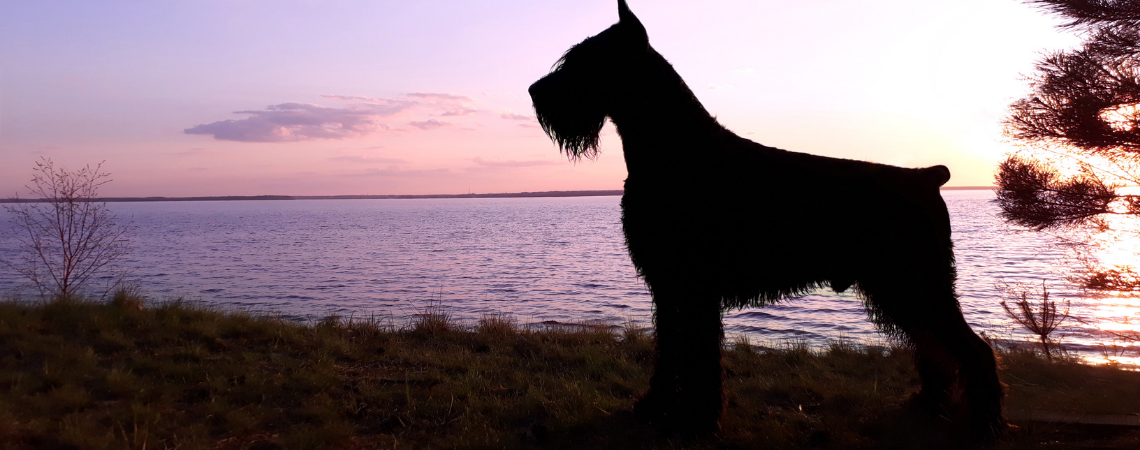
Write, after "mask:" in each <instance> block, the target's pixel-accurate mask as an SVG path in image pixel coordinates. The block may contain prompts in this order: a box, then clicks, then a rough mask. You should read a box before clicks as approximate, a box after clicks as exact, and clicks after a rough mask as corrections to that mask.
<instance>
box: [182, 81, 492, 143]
mask: <svg viewBox="0 0 1140 450" xmlns="http://www.w3.org/2000/svg"><path fill="white" fill-rule="evenodd" d="M321 97H322V98H326V99H329V100H336V101H344V102H350V103H349V104H347V105H345V106H343V107H329V106H322V105H316V104H312V103H296V102H290V103H281V104H277V105H270V106H267V107H266V108H265V109H264V110H246V111H235V112H234V114H242V115H246V116H248V117H245V118H242V119H229V120H220V121H217V122H212V123H207V124H201V125H198V126H195V127H192V128H187V129H185V130H183V132H184V133H186V134H201V135H211V136H213V137H214V139H217V140H226V141H239V142H297V141H308V140H315V139H347V138H355V137H360V136H365V135H368V134H372V133H375V132H378V131H384V130H390V129H393V127H392V126H391V125H389V124H387V123H385V122H384V119H390V118H392V117H393V116H397V115H405V116H406V115H412V116H413V117H415V116H419V117H424V116H427V117H431V116H443V117H460V116H467V115H470V114H473V113H476V112H479V110H478V109H475V108H473V107H471V106H470V103H472V102H474V100H473V99H472V98H471V97H468V96H465V95H457V94H445V93H426V92H413V93H410V94H404V95H401V96H398V97H395V98H379V97H368V96H363V95H322V96H321ZM424 118H426V117H424ZM405 120H406V119H405ZM409 124H410V125H411V126H412V127H414V128H418V129H420V130H433V129H437V128H444V127H450V126H453V124H452V123H450V122H444V121H440V120H436V119H427V120H412V121H411V122H409ZM400 129H403V130H406V129H404V128H402V127H401V128H400Z"/></svg>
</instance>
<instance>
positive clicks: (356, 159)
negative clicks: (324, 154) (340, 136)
mask: <svg viewBox="0 0 1140 450" xmlns="http://www.w3.org/2000/svg"><path fill="white" fill-rule="evenodd" d="M329 161H344V162H352V163H373V164H406V163H407V162H408V161H407V160H405V159H400V158H375V157H372V156H367V155H344V156H334V157H332V158H329Z"/></svg>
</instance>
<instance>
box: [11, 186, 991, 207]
mask: <svg viewBox="0 0 1140 450" xmlns="http://www.w3.org/2000/svg"><path fill="white" fill-rule="evenodd" d="M996 188H997V187H996V186H943V187H941V188H939V190H943V191H969V190H994V189H996ZM624 194H625V190H624V189H599V190H574V191H536V192H529V191H524V192H501V193H483V194H475V193H467V194H376V195H373V194H363V195H352V194H348V195H278V194H267V195H209V196H192V197H162V196H149V197H96V198H95V199H94V201H99V202H110V203H117V202H208V201H240V200H413V199H443V198H539V197H607V196H616V195H624ZM44 201H46V200H44V199H42V198H41V199H34V200H33V199H17V198H12V197H8V198H2V199H0V203H40V202H44Z"/></svg>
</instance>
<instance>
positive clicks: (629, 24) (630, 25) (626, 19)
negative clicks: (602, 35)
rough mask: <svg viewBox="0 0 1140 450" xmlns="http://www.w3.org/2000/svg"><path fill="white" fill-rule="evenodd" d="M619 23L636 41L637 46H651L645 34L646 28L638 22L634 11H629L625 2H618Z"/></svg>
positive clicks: (623, 0)
mask: <svg viewBox="0 0 1140 450" xmlns="http://www.w3.org/2000/svg"><path fill="white" fill-rule="evenodd" d="M618 23H619V24H621V26H622V28H624V29H625V30H626V32H627V33H629V35H630V36H631V37H633V38H634V39H635V42H636V43H637V45H639V46H641V45H644V46H646V47H648V46H649V35H648V34H647V33H646V32H645V26H644V25H642V24H641V21H640V20H637V16H635V15H633V11H630V10H629V5H627V4H626V3H625V0H618Z"/></svg>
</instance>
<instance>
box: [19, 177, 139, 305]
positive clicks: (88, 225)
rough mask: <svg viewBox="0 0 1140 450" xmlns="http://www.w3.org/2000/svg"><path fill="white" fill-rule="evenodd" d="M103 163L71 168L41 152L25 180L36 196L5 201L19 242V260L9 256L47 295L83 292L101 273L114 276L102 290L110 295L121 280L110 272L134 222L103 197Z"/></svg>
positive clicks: (124, 249) (105, 180)
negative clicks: (122, 218)
mask: <svg viewBox="0 0 1140 450" xmlns="http://www.w3.org/2000/svg"><path fill="white" fill-rule="evenodd" d="M102 166H103V163H99V164H97V165H95V167H91V166H90V165H86V166H84V167H83V168H82V169H79V170H77V171H73V172H72V171H67V170H65V169H62V168H60V169H56V168H55V166H54V165H53V163H52V160H51V159H49V158H41V159H40V160H39V161H37V162H36V167H35V169H34V170H33V175H32V180H31V184H29V185H26V186H25V188H26V189H27V190H28V193H29V194H30V196H31V198H27V199H20V198H19V196H18V195H17V196H16V197H14V198H13V200H14V201H15V203H14V204H13V205H10V206H5V207H4V208H5V209H6V210H7V211H8V212H9V213H10V214H12V222H13V224H14V225H15V232H16V233H17V237H16V240H17V241H18V242H19V244H20V251H19V252H18V256H17V257H16V258H15V260H12V261H6V262H7V264H8V265H9V266H11V267H12V268H13V269H15V270H16V272H17V273H19V274H21V275H23V276H25V277H27V278H28V280H29V281H31V282H32V284H33V285H34V286H35V287H36V288H37V289H39V291H40V295H41V296H43V297H47V296H55V297H70V296H72V295H76V294H80V293H82V290H83V289H85V288H89V287H90V284H91V282H92V281H93V280H94V279H96V277H97V276H110V280H111V281H110V282H108V283H106V285H105V286H104V288H105V289H104V290H103V291H102V294H103V295H106V293H107V292H109V291H110V290H111V289H113V288H115V287H116V286H117V285H118V284H119V283H120V282H121V281H122V278H123V277H122V274H121V273H108V272H109V271H110V269H112V268H113V266H114V263H115V262H117V261H119V260H121V259H122V258H123V257H124V256H126V255H127V253H128V251H129V247H128V242H127V239H126V233H127V231H128V230H129V227H127V226H123V225H120V224H118V223H117V219H116V217H115V216H114V215H113V214H111V212H110V210H108V209H107V204H106V203H104V202H101V201H98V192H99V187H100V186H102V185H104V184H106V183H108V182H110V181H111V180H110V179H108V177H109V176H110V174H107V173H104V172H102V171H101V169H102Z"/></svg>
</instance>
